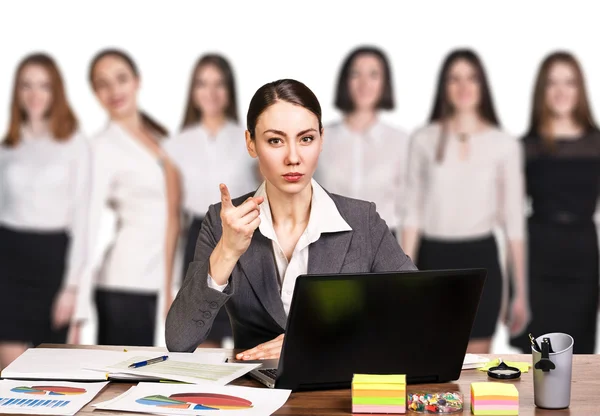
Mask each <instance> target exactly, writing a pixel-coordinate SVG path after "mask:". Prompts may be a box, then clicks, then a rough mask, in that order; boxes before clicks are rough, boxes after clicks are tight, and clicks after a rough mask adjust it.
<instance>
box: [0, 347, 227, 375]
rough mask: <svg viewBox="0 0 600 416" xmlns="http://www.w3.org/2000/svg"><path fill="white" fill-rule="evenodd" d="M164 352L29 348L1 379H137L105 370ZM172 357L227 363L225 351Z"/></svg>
mask: <svg viewBox="0 0 600 416" xmlns="http://www.w3.org/2000/svg"><path fill="white" fill-rule="evenodd" d="M164 354H165V352H164V351H158V350H156V351H155V350H142V351H123V350H121V351H109V350H99V349H92V348H89V349H86V348H78V349H66V348H65V349H63V348H29V349H28V350H27V351H25V352H24V353H23V354H21V356H19V357H18V358H17V359H16V360H14V361H13V362H12V363H11V364H10V365H9V366H8V367H6V368H5V369H4V370H2V372H1V376H2V378H9V379H34V380H35V379H37V380H40V379H43V380H71V381H73V380H80V381H104V380H107V377H108V376H110V377H111V378H117V379H122V378H124V379H135V380H139V379H141V378H142V377H140V376H139V375H137V376H136V375H131V374H129V373H127V374H118V373H117V372H115V374H112V373H111V374H108V371H105V370H104V368H105V367H107V366H109V365H111V364H114V363H115V362H120V361H122V360H127V359H130V358H131V357H135V356H140V355H141V356H146V357H148V358H154V357H157V356H159V355H164ZM168 354H169V356H177V357H179V356H182V357H195V359H198V360H202V361H204V362H212V363H222V362H224V361H225V360H226V354H225V353H224V352H222V351H221V352H213V351H211V352H203V351H202V350H197V351H196V352H195V353H168Z"/></svg>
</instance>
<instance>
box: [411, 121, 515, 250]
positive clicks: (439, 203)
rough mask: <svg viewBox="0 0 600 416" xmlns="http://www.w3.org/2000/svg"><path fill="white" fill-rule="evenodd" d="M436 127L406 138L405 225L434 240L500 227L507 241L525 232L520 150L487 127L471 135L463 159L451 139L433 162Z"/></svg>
mask: <svg viewBox="0 0 600 416" xmlns="http://www.w3.org/2000/svg"><path fill="white" fill-rule="evenodd" d="M440 137H441V127H440V125H439V124H438V123H434V124H431V125H428V126H426V127H423V128H421V129H419V130H418V131H416V132H415V133H414V135H413V136H412V139H411V148H410V153H409V169H408V180H407V190H406V196H407V199H408V200H407V208H406V218H405V219H404V226H405V227H415V228H418V229H420V230H421V231H422V233H423V235H424V236H426V237H431V238H440V239H464V238H476V237H481V236H484V235H486V234H489V233H491V232H492V231H493V229H494V228H495V226H497V225H502V226H503V227H504V230H505V232H506V235H507V237H508V239H511V240H521V239H523V236H524V232H525V211H524V208H525V205H524V204H525V202H524V201H525V197H524V177H523V172H522V166H523V165H522V150H521V146H520V145H519V143H518V141H517V140H516V139H514V138H513V137H511V136H510V135H508V134H507V133H505V132H503V131H501V130H499V129H497V128H490V129H488V130H486V131H485V132H482V133H479V134H477V135H473V136H471V137H470V138H469V139H468V140H469V145H468V149H469V150H468V152H469V153H468V156H467V158H466V159H465V160H461V159H460V157H459V151H460V142H459V140H458V138H457V137H456V135H452V134H449V135H448V136H447V142H446V149H445V154H444V159H443V161H442V162H441V163H438V162H437V161H436V152H437V147H438V141H439V140H440Z"/></svg>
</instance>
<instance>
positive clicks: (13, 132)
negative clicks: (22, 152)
mask: <svg viewBox="0 0 600 416" xmlns="http://www.w3.org/2000/svg"><path fill="white" fill-rule="evenodd" d="M28 65H39V66H41V67H42V68H44V69H45V70H46V72H48V74H49V76H50V88H51V90H52V102H51V104H50V109H49V110H48V114H47V117H48V121H49V129H50V132H51V133H52V137H53V138H54V139H55V140H57V141H64V140H68V139H69V138H70V137H71V136H72V135H73V133H74V132H75V130H77V118H76V117H75V114H74V113H73V111H72V110H71V107H70V106H69V102H68V101H67V96H66V93H65V88H64V84H63V80H62V77H61V75H60V71H59V70H58V66H57V65H56V63H55V62H54V59H52V58H51V57H50V56H49V55H46V54H44V53H35V54H31V55H28V56H26V57H25V58H24V59H23V60H22V61H21V62H20V63H19V65H18V67H17V70H16V72H15V79H14V86H13V94H12V102H11V105H10V124H9V126H8V131H7V133H6V136H5V138H4V143H3V145H4V146H7V147H14V146H16V145H18V144H19V141H20V140H21V126H22V124H23V122H25V121H27V113H26V112H25V111H24V110H23V108H21V104H20V103H19V84H20V83H21V80H20V78H21V74H22V72H23V70H24V69H25V67H26V66H28Z"/></svg>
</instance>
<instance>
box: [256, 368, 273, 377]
mask: <svg viewBox="0 0 600 416" xmlns="http://www.w3.org/2000/svg"><path fill="white" fill-rule="evenodd" d="M258 371H259V372H260V373H261V374H264V375H265V376H267V377H269V378H272V379H273V380H276V379H277V370H275V369H274V368H266V369H259V370H258Z"/></svg>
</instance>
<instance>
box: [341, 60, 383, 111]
mask: <svg viewBox="0 0 600 416" xmlns="http://www.w3.org/2000/svg"><path fill="white" fill-rule="evenodd" d="M384 78H385V74H384V67H383V62H381V60H380V59H379V58H378V57H377V56H375V55H373V54H363V55H358V56H357V57H356V58H354V60H353V61H352V65H351V66H350V73H349V77H348V88H349V91H350V98H351V99H352V103H353V104H354V108H355V109H356V110H374V109H375V108H376V107H377V104H378V103H379V101H380V100H381V96H382V95H383V86H384V85H383V84H384V82H385V80H384Z"/></svg>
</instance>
